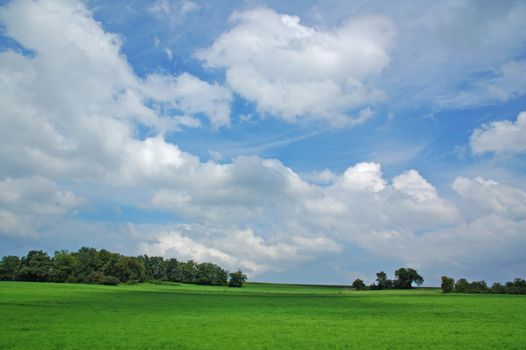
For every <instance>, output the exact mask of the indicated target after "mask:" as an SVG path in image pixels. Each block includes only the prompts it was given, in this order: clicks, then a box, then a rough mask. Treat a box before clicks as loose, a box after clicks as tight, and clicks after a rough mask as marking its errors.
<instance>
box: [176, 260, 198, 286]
mask: <svg viewBox="0 0 526 350" xmlns="http://www.w3.org/2000/svg"><path fill="white" fill-rule="evenodd" d="M179 267H180V269H181V280H180V282H183V283H195V275H196V272H197V264H196V263H195V262H194V261H193V260H189V261H187V262H185V263H180V264H179Z"/></svg>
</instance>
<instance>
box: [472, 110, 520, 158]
mask: <svg viewBox="0 0 526 350" xmlns="http://www.w3.org/2000/svg"><path fill="white" fill-rule="evenodd" d="M469 143H470V147H471V150H472V151H473V153H475V154H483V153H487V152H494V153H522V152H524V151H526V112H522V113H520V114H519V115H518V116H517V120H516V121H515V122H513V121H509V120H502V121H496V122H492V123H490V124H487V125H482V126H481V127H479V128H477V129H476V130H475V131H474V132H473V134H471V137H470V139H469Z"/></svg>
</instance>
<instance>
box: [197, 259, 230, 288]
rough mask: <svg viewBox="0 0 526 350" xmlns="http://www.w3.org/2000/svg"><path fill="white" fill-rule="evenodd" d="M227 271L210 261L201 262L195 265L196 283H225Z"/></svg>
mask: <svg viewBox="0 0 526 350" xmlns="http://www.w3.org/2000/svg"><path fill="white" fill-rule="evenodd" d="M227 278H228V275H227V272H226V271H225V270H223V269H222V268H221V267H219V266H217V265H216V264H212V263H201V264H198V265H197V266H196V272H195V280H194V283H197V284H208V285H226V284H227Z"/></svg>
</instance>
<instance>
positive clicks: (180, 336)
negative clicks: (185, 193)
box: [0, 282, 526, 349]
mask: <svg viewBox="0 0 526 350" xmlns="http://www.w3.org/2000/svg"><path fill="white" fill-rule="evenodd" d="M525 329H526V297H524V296H516V295H465V294H462V295H461V294H452V295H444V294H442V293H441V292H440V291H439V290H434V289H418V290H410V291H363V292H356V291H352V290H350V289H348V288H344V287H326V286H298V285H279V284H248V285H247V286H246V287H243V288H227V287H210V286H196V285H184V284H180V285H177V284H141V285H134V286H126V285H121V286H117V287H110V286H94V285H78V284H51V283H22V282H1V283H0V349H9V348H19V349H63V348H92V349H95V348H96V349H101V348H119V349H134V348H135V349H162V348H167V349H169V348H170V349H175V348H177V349H203V348H205V349H218V348H224V349H233V348H236V349H252V348H259V349H275V348H297V349H300V348H311V349H319V348H332V349H334V348H341V349H348V348H359V349H364V348H390V349H393V348H396V349H409V348H415V349H416V348H420V349H422V348H425V349H430V348H433V349H436V348H451V349H454V348H455V349H459V348H471V349H473V348H481V349H482V348H486V349H496V348H498V349H506V348H507V349H523V348H524V346H525V344H526V331H525Z"/></svg>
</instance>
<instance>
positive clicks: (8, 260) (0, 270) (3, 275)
mask: <svg viewBox="0 0 526 350" xmlns="http://www.w3.org/2000/svg"><path fill="white" fill-rule="evenodd" d="M19 270H20V258H19V257H18V256H14V255H8V256H4V257H3V258H2V261H0V281H14V280H16V277H17V275H18V273H19Z"/></svg>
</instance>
